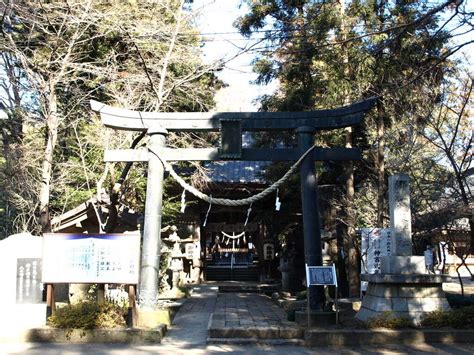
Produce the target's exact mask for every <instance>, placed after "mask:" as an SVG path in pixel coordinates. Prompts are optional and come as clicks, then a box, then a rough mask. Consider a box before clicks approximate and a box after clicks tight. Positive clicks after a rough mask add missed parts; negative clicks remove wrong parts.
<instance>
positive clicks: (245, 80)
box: [193, 0, 276, 112]
mask: <svg viewBox="0 0 474 355" xmlns="http://www.w3.org/2000/svg"><path fill="white" fill-rule="evenodd" d="M239 4H240V1H239V0H194V2H193V8H194V10H195V11H196V10H197V11H199V12H200V13H201V16H200V18H199V19H198V27H199V29H200V31H201V33H203V34H204V37H206V35H205V34H208V37H209V39H212V41H211V40H210V41H206V42H205V44H204V47H203V48H202V49H203V51H204V60H205V61H206V62H207V63H212V62H213V61H215V60H218V59H221V58H231V57H233V56H235V54H236V53H238V52H239V48H238V47H239V46H244V45H246V44H247V45H248V44H250V43H251V42H249V41H248V40H247V39H245V38H244V37H242V36H241V35H240V34H239V33H238V31H237V29H236V28H235V27H233V26H232V24H233V22H234V21H235V19H236V18H237V17H238V16H240V15H243V14H245V13H246V8H245V6H244V5H242V7H240V8H239ZM253 59H254V56H253V55H251V54H243V55H240V56H238V57H237V58H235V59H234V60H232V61H230V62H229V63H227V64H226V66H225V68H224V70H222V71H221V72H219V73H218V76H219V78H220V79H221V80H223V81H224V82H225V83H226V84H228V87H227V88H224V89H222V90H221V91H220V92H219V93H218V94H217V96H216V102H217V106H216V108H215V110H216V111H237V112H239V111H242V112H245V111H256V110H257V109H258V104H255V103H254V100H255V99H256V98H257V97H258V96H261V95H263V94H266V93H271V92H273V91H274V90H275V88H276V85H275V84H270V85H268V86H259V85H252V84H250V82H252V81H253V80H255V79H256V74H255V73H252V65H251V62H252V60H253Z"/></svg>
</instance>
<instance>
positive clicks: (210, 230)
mask: <svg viewBox="0 0 474 355" xmlns="http://www.w3.org/2000/svg"><path fill="white" fill-rule="evenodd" d="M202 238H204V243H205V245H206V255H205V265H204V277H205V279H206V280H207V281H259V279H260V268H259V265H258V261H259V260H258V257H259V255H258V245H259V241H260V234H259V225H258V223H249V224H247V226H244V225H243V223H236V224H228V223H209V224H208V225H207V226H206V227H205V228H203V233H202Z"/></svg>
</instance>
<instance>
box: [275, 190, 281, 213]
mask: <svg viewBox="0 0 474 355" xmlns="http://www.w3.org/2000/svg"><path fill="white" fill-rule="evenodd" d="M278 192H279V189H277V193H276V200H275V210H276V211H279V210H280V207H281V202H280V197H278Z"/></svg>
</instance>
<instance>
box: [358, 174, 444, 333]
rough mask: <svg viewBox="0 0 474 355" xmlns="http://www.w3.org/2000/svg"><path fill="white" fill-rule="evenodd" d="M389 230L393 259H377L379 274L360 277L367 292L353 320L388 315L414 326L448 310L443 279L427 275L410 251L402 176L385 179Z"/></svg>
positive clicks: (420, 258) (421, 261)
mask: <svg viewBox="0 0 474 355" xmlns="http://www.w3.org/2000/svg"><path fill="white" fill-rule="evenodd" d="M389 198H390V227H391V229H392V233H391V238H392V245H393V246H394V247H395V249H394V253H393V254H394V255H391V256H383V257H381V258H380V273H377V274H363V275H361V280H362V281H367V282H368V288H367V292H366V294H365V296H364V297H363V299H362V305H361V308H360V310H359V312H358V313H357V315H356V318H357V319H358V320H361V321H367V320H369V319H370V318H373V317H378V316H382V315H385V314H387V313H386V312H389V313H390V316H394V317H403V318H405V319H408V320H410V321H411V322H412V323H413V324H415V325H417V324H419V323H420V320H421V319H422V318H423V317H424V316H425V315H426V314H427V313H430V312H433V311H436V310H446V309H449V308H450V307H449V303H448V301H447V299H446V296H445V294H444V291H443V282H447V281H449V280H450V277H449V276H447V275H433V274H427V270H426V267H425V259H424V257H423V256H413V255H411V254H412V251H411V248H412V247H411V245H412V243H411V217H410V189H409V177H408V176H407V175H404V174H399V175H394V176H391V177H390V178H389Z"/></svg>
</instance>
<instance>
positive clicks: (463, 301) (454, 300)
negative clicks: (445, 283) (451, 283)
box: [446, 293, 474, 308]
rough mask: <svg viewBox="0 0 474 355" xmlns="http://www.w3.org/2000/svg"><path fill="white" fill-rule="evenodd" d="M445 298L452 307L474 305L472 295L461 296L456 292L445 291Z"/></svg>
mask: <svg viewBox="0 0 474 355" xmlns="http://www.w3.org/2000/svg"><path fill="white" fill-rule="evenodd" d="M446 299H447V300H448V302H449V305H450V306H451V307H452V308H460V307H468V306H474V297H473V296H461V295H457V294H451V293H447V294H446Z"/></svg>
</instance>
